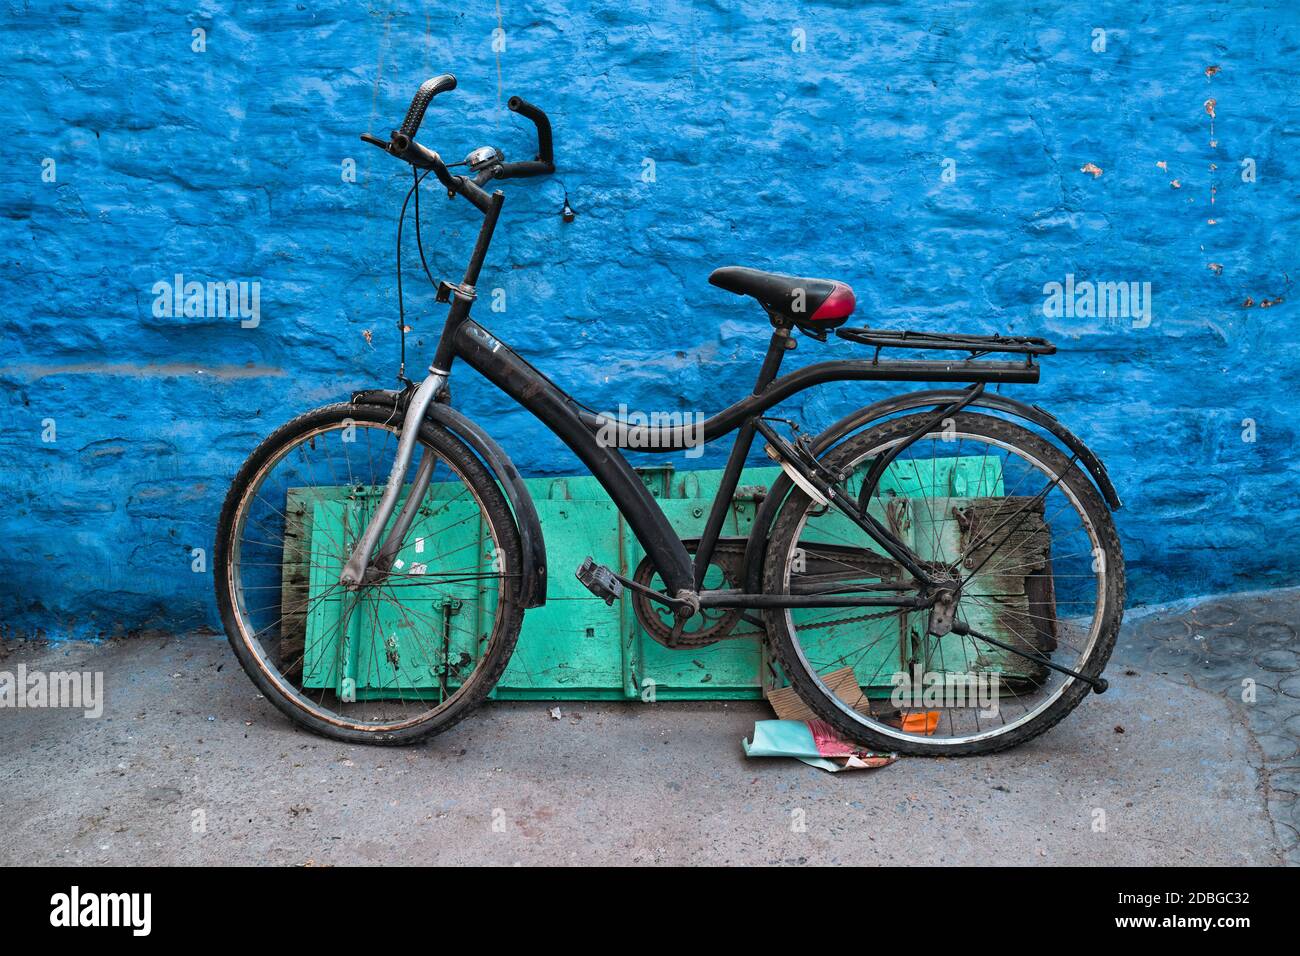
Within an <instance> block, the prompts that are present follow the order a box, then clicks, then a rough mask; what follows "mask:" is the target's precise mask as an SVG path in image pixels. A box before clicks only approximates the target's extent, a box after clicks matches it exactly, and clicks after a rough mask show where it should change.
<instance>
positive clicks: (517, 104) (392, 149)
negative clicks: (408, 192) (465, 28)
mask: <svg viewBox="0 0 1300 956" xmlns="http://www.w3.org/2000/svg"><path fill="white" fill-rule="evenodd" d="M455 88H456V77H454V76H452V75H451V74H450V73H444V74H442V75H441V76H435V77H433V78H432V79H429V80H425V81H424V82H423V83H422V84H420V89H419V90H417V91H416V94H415V97H414V98H413V99H412V100H411V107H410V109H408V110H407V111H406V118H405V119H404V120H403V121H402V126H401V128H400V129H395V130H393V131H392V133H391V134H390V136H389V139H388V141H387V142H385V141H384V140H382V139H379V138H378V137H375V136H371V135H370V134H369V133H362V134H361V138H362V139H363V140H365V141H366V142H367V143H369V144H370V145H372V146H378V147H379V148H380V149H382V150H384V151H385V152H387V153H389V154H390V155H392V156H396V157H397V158H398V159H401V160H403V161H405V162H408V163H410V164H411V165H412V166H414V167H415V168H416V169H428V170H431V171H432V172H433V174H434V175H435V176H437V177H438V182H440V183H442V185H443V186H445V187H446V189H447V193H448V194H449V195H456V194H458V193H459V194H460V195H462V196H464V197H465V198H466V199H468V200H469V201H470V202H472V203H473V204H474V205H475V206H477V207H478V208H479V209H480V210H482V211H483V212H487V210H488V207H489V206H490V205H491V203H492V201H491V197H489V196H488V194H487V193H486V192H485V191H484V190H483V185H484V184H485V183H487V182H488V181H489V180H492V179H522V178H524V177H526V176H546V175H549V174H551V173H553V172H555V155H554V152H553V146H552V141H551V121H550V119H549V118H548V117H547V116H546V114H545V113H544V112H542V111H541V110H540V109H538V108H537V107H536V106H534V105H533V104H532V103H529V102H528V101H527V100H525V99H521V98H520V97H518V96H512V97H510V100H509V102H508V103H507V104H506V105H507V106H508V107H509V108H510V110H511V112H514V113H518V114H520V115H521V116H526V117H527V118H528V119H530V120H532V122H533V125H534V126H536V127H537V156H536V158H534V159H530V160H525V161H524V162H518V163H497V164H496V165H494V166H490V167H488V168H486V169H483V170H481V171H480V172H479V174H478V176H476V177H475V178H473V179H470V178H469V177H467V176H453V175H452V174H451V172H450V170H448V168H447V164H446V163H444V162H443V161H442V157H441V156H439V155H438V154H437V153H436V152H435V151H433V150H431V149H429V148H428V147H426V146H421V145H420V144H419V143H417V142H416V141H415V134H416V132H418V131H419V129H420V124H421V123H423V122H424V113H425V110H427V109H428V108H429V104H430V103H431V102H432V101H433V98H434V97H435V96H437V95H438V94H439V93H444V92H446V91H447V90H454V89H455Z"/></svg>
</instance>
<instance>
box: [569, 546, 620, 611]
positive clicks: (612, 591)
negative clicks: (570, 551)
mask: <svg viewBox="0 0 1300 956" xmlns="http://www.w3.org/2000/svg"><path fill="white" fill-rule="evenodd" d="M577 578H578V580H579V581H581V582H582V586H583V587H584V588H586V589H587V590H588V591H590V592H591V593H592V594H594V595H596V597H598V598H600V599H601V600H602V601H604V602H605V603H606V604H613V603H614V602H615V601H617V600H618V599H619V598H620V597H622V596H623V584H622V582H621V581H619V579H618V578H617V577H615V576H614V572H613V571H611V570H610V569H609V568H607V567H605V566H604V565H603V564H597V563H596V562H595V561H593V560H592V559H591V558H590V557H588V558H587V559H586V560H584V561H583V562H582V564H581V565H579V566H578V570H577Z"/></svg>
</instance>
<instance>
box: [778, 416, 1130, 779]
mask: <svg viewBox="0 0 1300 956" xmlns="http://www.w3.org/2000/svg"><path fill="white" fill-rule="evenodd" d="M926 418H927V416H926V415H909V416H906V417H902V418H896V419H892V420H890V421H887V422H884V423H882V424H879V425H876V426H874V427H872V428H869V429H867V430H866V431H863V432H861V433H859V434H857V435H855V436H853V437H852V438H850V439H848V440H846V441H845V442H843V443H842V444H840V445H838V446H836V447H835V448H833V449H832V450H831V451H830V452H828V453H827V454H826V456H825V458H824V459H822V461H823V464H825V465H826V466H827V467H828V468H829V469H830V470H832V471H833V472H835V473H837V474H839V475H841V476H842V481H841V488H842V489H843V490H845V491H846V492H847V494H848V496H849V497H851V498H852V499H853V501H854V502H855V503H860V504H865V505H866V508H867V511H868V513H869V514H870V515H872V516H873V517H875V518H876V519H877V520H878V521H880V523H881V524H883V525H885V526H886V527H888V528H889V529H890V530H891V531H892V532H893V533H894V535H895V536H896V537H898V538H900V539H901V540H902V541H903V542H904V543H905V544H907V545H908V547H909V548H911V550H912V551H913V552H914V553H915V554H916V555H917V556H918V557H919V558H920V559H921V561H922V563H923V565H924V566H925V568H926V570H927V572H928V573H930V574H931V575H932V576H933V577H935V578H936V579H941V580H943V581H945V582H948V587H949V588H950V589H952V588H955V594H956V595H957V597H956V606H955V612H954V615H953V618H952V619H953V620H954V621H956V622H958V627H957V629H956V630H946V631H945V628H944V626H943V625H942V623H940V624H938V625H937V626H932V624H933V622H932V620H931V613H930V611H929V610H928V609H923V610H914V609H910V608H906V607H892V608H889V607H887V608H883V609H882V608H879V607H833V608H808V607H805V608H784V609H776V610H772V611H769V612H767V627H768V634H769V636H770V639H771V641H772V643H773V645H774V650H775V653H776V656H777V658H778V660H779V661H780V663H781V666H782V669H783V671H784V672H785V675H786V677H787V678H788V680H789V681H790V684H791V686H792V687H793V688H794V690H795V691H796V693H798V695H799V696H800V697H801V698H802V699H803V700H804V702H805V703H806V704H807V705H808V706H809V708H810V709H811V710H813V712H814V713H816V715H817V716H818V717H820V718H822V719H823V720H824V721H826V722H827V723H828V724H830V725H831V727H832V728H833V729H834V730H835V731H836V732H837V733H838V734H840V735H841V736H843V737H846V738H848V739H850V740H852V741H855V742H857V743H859V744H862V745H865V746H867V747H870V748H872V749H874V750H878V751H887V752H889V751H892V752H895V753H902V754H914V755H936V756H938V755H942V756H959V755H966V754H981V753H991V752H994V751H997V750H1002V749H1005V748H1007V747H1011V746H1015V745H1016V744H1019V743H1023V742H1024V741H1026V740H1029V739H1031V738H1033V737H1036V736H1038V735H1039V734H1041V733H1043V732H1044V731H1046V730H1048V729H1049V728H1050V727H1052V726H1053V725H1054V724H1056V723H1057V722H1058V721H1060V720H1061V719H1062V718H1063V717H1065V715H1066V714H1068V713H1069V712H1070V711H1071V710H1072V709H1073V708H1074V707H1075V706H1076V705H1078V703H1079V701H1080V700H1082V698H1083V697H1084V696H1085V695H1086V694H1087V693H1088V691H1089V685H1087V684H1086V683H1084V682H1082V681H1080V680H1078V679H1076V678H1074V677H1070V676H1067V675H1064V674H1062V673H1060V672H1059V671H1056V670H1053V669H1050V668H1048V667H1046V666H1044V665H1043V664H1042V663H1041V660H1042V659H1043V658H1047V659H1049V660H1051V661H1052V662H1053V663H1056V664H1058V665H1062V666H1064V667H1067V668H1069V669H1070V670H1073V671H1076V672H1078V673H1081V674H1084V675H1087V676H1089V677H1099V676H1100V675H1101V672H1102V669H1103V668H1104V667H1105V666H1106V661H1107V659H1108V658H1109V657H1110V653H1111V649H1112V648H1113V646H1114V643H1115V636H1116V634H1117V632H1118V631H1119V626H1120V620H1121V617H1122V615H1123V606H1124V559H1123V555H1122V553H1121V550H1120V544H1119V538H1118V535H1117V534H1116V531H1115V526H1114V524H1113V522H1112V521H1111V518H1110V513H1109V511H1108V510H1107V509H1106V505H1105V503H1104V502H1103V501H1102V500H1101V497H1100V496H1099V495H1098V494H1097V491H1096V489H1095V488H1094V487H1093V485H1092V483H1091V482H1090V481H1089V480H1088V478H1087V476H1086V475H1085V474H1084V473H1083V472H1082V471H1081V470H1080V469H1079V467H1078V466H1077V464H1075V463H1074V462H1073V461H1071V460H1070V459H1067V458H1066V457H1065V456H1064V455H1063V454H1062V453H1061V452H1060V450H1058V449H1057V448H1056V447H1055V446H1053V445H1051V444H1049V443H1048V442H1046V441H1044V440H1043V439H1041V438H1039V437H1038V436H1037V435H1035V434H1033V433H1032V432H1030V431H1028V430H1027V429H1025V428H1023V427H1021V426H1019V425H1016V424H1014V423H1012V422H1008V421H1005V420H1003V419H999V418H992V417H989V416H986V415H979V414H972V413H960V414H957V415H955V416H953V417H952V418H949V419H946V420H945V421H944V422H943V423H942V425H940V426H937V427H935V429H934V430H933V431H931V432H929V433H926V434H924V435H922V437H921V438H920V439H919V440H917V441H916V442H914V443H912V444H910V445H907V447H905V448H904V449H903V450H902V452H901V453H900V454H898V456H897V458H896V459H894V460H893V463H892V464H890V465H889V466H888V467H887V468H885V470H884V472H883V474H880V477H879V479H878V480H876V481H875V482H874V485H873V486H869V487H868V489H867V491H866V493H864V492H863V484H864V478H866V477H867V476H868V475H869V474H870V473H871V472H872V464H873V462H876V461H877V460H879V459H881V457H882V456H886V455H888V454H889V453H890V452H891V450H893V449H895V448H897V447H898V446H900V445H903V444H905V442H906V439H907V438H909V437H910V436H911V435H912V434H913V433H914V432H916V431H917V430H918V429H920V428H921V426H922V424H923V423H924V421H925V420H926ZM877 471H879V469H877ZM764 591H765V592H766V593H768V594H802V595H808V594H843V595H853V594H857V595H872V596H874V597H888V596H898V597H909V598H913V597H916V596H918V594H920V593H921V591H920V590H919V589H918V587H917V585H916V582H915V581H913V580H912V576H911V575H910V574H909V573H908V572H907V571H906V570H905V569H904V568H903V567H902V566H901V565H899V564H897V562H895V561H894V559H893V558H890V557H888V556H887V555H885V554H884V552H883V549H882V548H881V547H880V546H879V545H878V544H877V543H876V542H875V541H874V540H872V539H871V538H869V537H868V536H867V534H866V533H865V532H864V531H863V530H862V529H861V528H860V527H859V526H858V525H857V524H856V523H854V522H853V521H852V520H851V519H849V518H848V517H846V516H845V515H843V514H842V513H840V512H839V511H837V510H836V509H835V508H833V507H828V506H823V505H818V504H817V503H816V502H814V501H812V500H811V499H810V498H809V497H808V495H806V494H805V493H804V492H802V491H800V490H799V489H797V488H796V489H795V490H794V491H793V492H792V493H791V495H790V497H789V498H788V499H787V500H786V502H785V504H784V505H783V506H782V508H781V511H780V512H779V513H778V515H777V518H776V520H775V522H774V523H773V527H772V534H771V539H770V542H769V545H768V551H767V558H766V562H765V565H764ZM949 593H952V591H951V590H950V592H949ZM963 624H964V625H966V627H968V628H970V629H972V630H974V631H976V632H978V633H981V634H984V635H986V636H988V637H991V638H994V639H995V640H997V641H998V642H1000V643H1001V644H1003V645H1006V646H1005V647H998V646H996V645H995V644H993V643H991V642H986V641H981V640H979V639H978V638H976V637H974V636H971V635H969V634H963V633H959V632H960V631H964V630H965V629H966V628H964V627H962V626H961V625H963ZM936 630H937V631H938V632H939V633H938V636H936V634H935V633H932V631H936ZM1036 658H1037V659H1036Z"/></svg>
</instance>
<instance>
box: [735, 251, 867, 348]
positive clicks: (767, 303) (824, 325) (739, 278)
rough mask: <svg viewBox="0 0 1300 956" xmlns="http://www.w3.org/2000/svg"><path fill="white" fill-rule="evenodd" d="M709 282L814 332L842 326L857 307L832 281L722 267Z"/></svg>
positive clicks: (841, 285) (848, 293) (843, 287)
mask: <svg viewBox="0 0 1300 956" xmlns="http://www.w3.org/2000/svg"><path fill="white" fill-rule="evenodd" d="M709 283H710V284H711V285H716V286H717V287H718V288H719V289H726V290H727V291H728V292H734V293H735V294H736V295H748V296H752V297H753V298H755V299H757V300H758V301H759V303H761V304H762V306H763V307H764V308H766V309H767V310H768V311H771V312H778V313H780V314H781V315H783V316H786V317H787V318H789V319H791V320H792V321H793V322H795V323H796V324H797V325H799V326H800V327H806V328H808V329H809V330H811V331H813V332H814V333H815V332H819V331H820V332H824V330H825V329H833V328H835V327H836V326H839V325H843V324H844V323H845V322H846V321H848V318H849V316H850V315H852V314H853V307H854V306H855V305H857V300H856V299H855V298H854V297H853V290H852V289H851V288H849V287H848V286H847V285H846V284H845V283H843V282H836V281H835V280H834V279H807V278H801V277H799V276H787V275H782V274H781V273H779V272H763V271H762V270H760V269H746V268H744V267H743V266H723V267H722V268H721V269H714V270H713V272H712V274H710V276H709Z"/></svg>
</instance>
